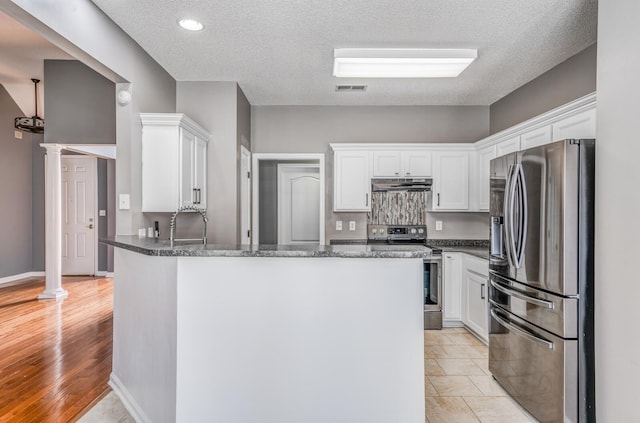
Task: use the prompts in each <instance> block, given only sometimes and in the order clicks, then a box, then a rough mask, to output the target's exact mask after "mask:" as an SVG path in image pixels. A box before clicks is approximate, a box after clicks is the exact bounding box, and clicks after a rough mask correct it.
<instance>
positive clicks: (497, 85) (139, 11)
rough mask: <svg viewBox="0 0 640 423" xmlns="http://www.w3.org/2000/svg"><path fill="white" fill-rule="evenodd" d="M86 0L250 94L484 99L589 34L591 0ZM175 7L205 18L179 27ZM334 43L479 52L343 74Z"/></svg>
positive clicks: (201, 73)
mask: <svg viewBox="0 0 640 423" xmlns="http://www.w3.org/2000/svg"><path fill="white" fill-rule="evenodd" d="M93 1H94V3H95V4H96V5H97V6H98V7H100V8H101V9H102V10H103V11H104V12H105V13H106V14H107V15H108V16H109V17H110V18H111V19H113V20H114V21H115V22H116V23H117V24H118V25H119V26H120V27H121V28H122V29H123V30H124V31H125V32H127V33H128V34H129V35H130V36H131V37H132V38H133V39H134V40H136V41H137V42H138V43H139V44H140V45H141V46H142V47H143V48H144V49H145V50H146V51H148V52H149V54H150V55H151V56H152V57H153V58H154V59H155V60H156V61H158V62H159V63H160V64H161V65H162V66H163V67H164V68H165V69H166V70H167V71H168V72H169V73H170V74H171V75H172V76H173V77H174V78H175V79H176V80H178V81H238V83H239V84H240V86H241V88H242V89H243V91H244V92H245V94H246V95H247V97H248V99H249V101H250V102H251V103H252V104H254V105H317V104H319V105H336V104H339V105H439V104H450V105H453V104H467V105H488V104H491V103H493V102H494V101H496V100H498V99H500V98H501V97H503V96H504V95H506V94H508V93H509V92H511V91H513V90H514V89H516V88H518V87H519V86H521V85H523V84H524V83H526V82H528V81H530V80H531V79H533V78H535V77H536V76H538V75H540V74H541V73H543V72H545V71H546V70H548V69H550V68H552V67H553V66H555V65H557V64H558V63H560V62H562V61H564V60H566V59H567V58H569V57H570V56H572V55H573V54H575V53H577V52H579V51H581V50H583V49H584V48H586V47H588V46H589V45H591V44H593V43H594V42H595V41H596V23H597V1H596V0H533V1H532V0H421V1H418V0H324V1H311V0H295V1H292V0H288V1H287V0H235V1H210V0H191V1H173V0H127V1H125V0H119V1H113V0H93ZM181 17H192V18H195V19H197V20H200V21H201V22H203V23H204V25H205V29H204V30H203V31H200V32H197V33H191V32H187V31H185V30H182V29H181V28H179V27H178V26H177V25H176V21H177V19H178V18H181ZM339 47H380V48H383V47H406V48H456V47H458V48H477V49H478V59H477V60H476V61H475V62H474V63H473V64H472V65H471V66H470V67H469V68H468V69H467V70H466V71H464V72H463V73H462V74H461V76H460V77H458V78H454V79H451V78H442V79H400V80H388V79H354V78H348V79H344V78H340V79H338V78H335V77H333V76H332V74H331V73H332V64H333V63H332V61H333V49H334V48H339ZM338 83H340V84H367V85H368V90H367V91H366V92H365V93H336V92H335V85H336V84H338Z"/></svg>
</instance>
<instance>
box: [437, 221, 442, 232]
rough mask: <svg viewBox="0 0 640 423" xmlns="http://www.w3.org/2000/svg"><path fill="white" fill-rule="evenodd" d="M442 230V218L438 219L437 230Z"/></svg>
mask: <svg viewBox="0 0 640 423" xmlns="http://www.w3.org/2000/svg"><path fill="white" fill-rule="evenodd" d="M441 230H442V220H436V231H441Z"/></svg>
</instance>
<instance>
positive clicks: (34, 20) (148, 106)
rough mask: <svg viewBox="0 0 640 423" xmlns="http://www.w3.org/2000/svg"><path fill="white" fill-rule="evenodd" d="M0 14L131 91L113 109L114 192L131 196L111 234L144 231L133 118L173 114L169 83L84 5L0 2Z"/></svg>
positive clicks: (83, 0)
mask: <svg viewBox="0 0 640 423" xmlns="http://www.w3.org/2000/svg"><path fill="white" fill-rule="evenodd" d="M0 10H2V11H3V12H5V13H7V14H8V15H9V16H11V17H12V18H14V19H16V20H18V21H19V22H21V23H22V24H24V25H26V26H27V27H28V28H34V29H37V32H38V33H40V34H41V35H42V36H44V37H45V38H46V39H48V40H49V41H50V42H52V43H53V44H54V45H56V46H58V47H60V48H62V49H63V50H64V51H66V52H67V53H68V54H70V55H72V56H73V57H75V58H77V59H78V60H80V61H81V62H83V63H84V64H86V65H87V66H89V67H91V68H92V69H94V70H96V71H97V72H99V73H100V74H101V75H103V76H104V77H105V78H107V79H109V80H111V81H113V82H116V83H117V84H116V89H118V90H119V89H123V88H126V89H128V90H130V91H131V94H132V100H131V103H129V104H128V105H124V106H121V105H118V106H117V109H116V144H117V146H118V160H117V162H116V192H117V193H118V194H121V193H122V194H131V209H130V210H116V232H117V233H118V234H133V233H137V229H138V228H139V227H142V226H144V221H143V216H142V213H141V208H142V171H141V151H142V150H141V148H142V147H141V138H142V127H141V123H140V119H139V117H138V114H139V113H140V112H158V113H170V112H175V107H176V86H175V80H174V79H173V78H172V77H171V75H169V74H168V73H167V72H166V71H165V70H164V69H163V68H162V67H161V66H160V65H158V63H157V62H155V61H154V60H153V59H152V58H151V56H149V54H148V53H147V52H146V51H144V50H143V49H142V47H140V46H139V45H138V44H137V43H136V42H135V41H133V40H132V39H131V38H130V37H129V36H128V35H127V34H125V33H124V32H123V31H122V29H120V27H118V26H117V25H116V24H115V23H114V22H113V21H112V20H110V19H109V18H108V17H107V16H106V15H105V14H104V13H103V12H102V11H101V10H100V9H99V8H98V7H97V6H96V5H95V4H93V3H92V2H91V1H90V0H75V1H73V2H42V1H34V0H13V1H10V2H0ZM87 28H91V30H90V31H87ZM60 34H64V36H63V35H60ZM45 101H46V100H45ZM48 113H49V110H47V114H48Z"/></svg>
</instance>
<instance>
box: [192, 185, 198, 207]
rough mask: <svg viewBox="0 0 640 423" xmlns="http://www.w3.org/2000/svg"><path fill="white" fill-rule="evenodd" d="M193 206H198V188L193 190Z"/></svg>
mask: <svg viewBox="0 0 640 423" xmlns="http://www.w3.org/2000/svg"><path fill="white" fill-rule="evenodd" d="M193 204H198V188H194V189H193Z"/></svg>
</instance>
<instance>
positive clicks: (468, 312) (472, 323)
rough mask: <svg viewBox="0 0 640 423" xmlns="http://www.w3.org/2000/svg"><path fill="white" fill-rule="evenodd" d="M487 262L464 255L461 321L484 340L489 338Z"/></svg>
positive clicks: (486, 340)
mask: <svg viewBox="0 0 640 423" xmlns="http://www.w3.org/2000/svg"><path fill="white" fill-rule="evenodd" d="M488 280H489V262H488V261H487V260H483V259H480V258H478V257H474V256H471V255H468V254H465V255H464V271H463V276H462V322H463V323H464V324H465V325H466V326H467V327H468V328H469V329H471V330H472V331H473V332H475V333H476V335H478V336H479V337H480V338H481V339H483V340H484V341H485V342H488V339H489V330H488V328H489V303H488V299H487V298H488V292H489V282H488Z"/></svg>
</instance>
